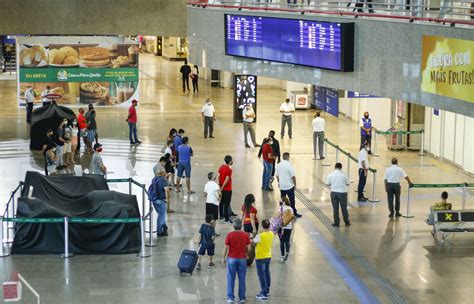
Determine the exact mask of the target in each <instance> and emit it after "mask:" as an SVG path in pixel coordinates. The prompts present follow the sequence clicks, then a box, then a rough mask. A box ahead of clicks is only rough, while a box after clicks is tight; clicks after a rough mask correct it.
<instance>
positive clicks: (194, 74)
mask: <svg viewBox="0 0 474 304" xmlns="http://www.w3.org/2000/svg"><path fill="white" fill-rule="evenodd" d="M191 79H192V83H193V93H194V92H199V86H198V81H199V68H198V66H197V65H194V67H193V72H192V73H191Z"/></svg>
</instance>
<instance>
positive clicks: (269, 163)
mask: <svg viewBox="0 0 474 304" xmlns="http://www.w3.org/2000/svg"><path fill="white" fill-rule="evenodd" d="M272 144H273V140H272V138H271V137H267V138H265V139H264V140H263V145H262V158H263V176H262V189H263V191H273V189H272V188H270V178H271V177H272V171H273V162H274V161H275V159H276V157H275V155H274V154H273V149H272Z"/></svg>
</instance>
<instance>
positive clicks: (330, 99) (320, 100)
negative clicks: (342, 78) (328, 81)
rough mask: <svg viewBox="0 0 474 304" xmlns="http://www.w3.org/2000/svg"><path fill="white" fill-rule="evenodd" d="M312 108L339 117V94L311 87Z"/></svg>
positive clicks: (324, 88)
mask: <svg viewBox="0 0 474 304" xmlns="http://www.w3.org/2000/svg"><path fill="white" fill-rule="evenodd" d="M313 107H315V108H317V109H320V110H323V111H326V112H328V113H329V114H331V115H334V116H336V117H338V116H339V94H338V91H337V90H335V89H331V88H326V87H320V86H313Z"/></svg>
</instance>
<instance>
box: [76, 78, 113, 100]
mask: <svg viewBox="0 0 474 304" xmlns="http://www.w3.org/2000/svg"><path fill="white" fill-rule="evenodd" d="M108 85H109V83H100V82H81V85H80V89H79V100H80V102H81V103H85V104H89V103H99V104H105V103H107V99H108V98H109V88H108V87H107V86H108Z"/></svg>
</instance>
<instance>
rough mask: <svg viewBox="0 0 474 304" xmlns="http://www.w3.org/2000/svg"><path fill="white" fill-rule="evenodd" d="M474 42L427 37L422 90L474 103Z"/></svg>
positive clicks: (424, 48)
mask: <svg viewBox="0 0 474 304" xmlns="http://www.w3.org/2000/svg"><path fill="white" fill-rule="evenodd" d="M473 55H474V41H472V40H462V39H452V38H447V37H441V36H426V35H425V36H423V44H422V59H421V90H422V91H423V92H428V93H432V94H437V95H443V96H447V97H452V98H456V99H461V100H464V101H468V102H473V103H474V64H473V59H474V58H473Z"/></svg>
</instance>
